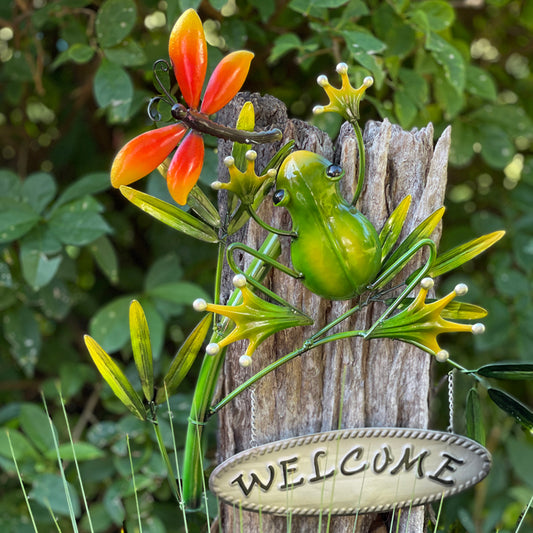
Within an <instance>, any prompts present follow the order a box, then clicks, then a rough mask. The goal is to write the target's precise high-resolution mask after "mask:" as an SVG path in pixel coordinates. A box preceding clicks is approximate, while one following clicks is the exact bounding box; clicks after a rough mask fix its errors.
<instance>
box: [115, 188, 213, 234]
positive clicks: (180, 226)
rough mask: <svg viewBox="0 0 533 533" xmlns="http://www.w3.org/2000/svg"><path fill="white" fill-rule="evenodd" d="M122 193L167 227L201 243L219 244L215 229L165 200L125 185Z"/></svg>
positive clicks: (121, 190) (121, 189)
mask: <svg viewBox="0 0 533 533" xmlns="http://www.w3.org/2000/svg"><path fill="white" fill-rule="evenodd" d="M120 192H121V193H122V194H123V195H124V197H125V198H126V199H127V200H129V201H130V202H131V203H132V204H134V205H136V206H137V207H139V208H140V209H142V210H143V211H144V212H145V213H148V214H149V215H151V216H153V217H154V218H156V219H157V220H159V221H161V222H163V223H164V224H166V225H167V226H170V227H171V228H173V229H175V230H177V231H181V232H182V233H185V234H186V235H189V236H191V237H194V238H195V239H198V240H200V241H205V242H212V243H216V242H218V237H217V234H216V233H215V231H214V230H213V228H211V227H209V226H208V225H207V224H206V223H205V222H202V221H201V220H199V219H197V218H196V217H194V216H192V215H190V214H189V213H186V212H185V211H182V210H181V209H178V208H177V207H175V206H173V205H171V204H169V203H167V202H164V201H163V200H159V198H155V197H154V196H150V195H149V194H146V193H144V192H141V191H137V190H135V189H132V188H131V187H126V186H125V185H122V186H121V187H120Z"/></svg>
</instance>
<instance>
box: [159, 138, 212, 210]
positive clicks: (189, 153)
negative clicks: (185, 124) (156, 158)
mask: <svg viewBox="0 0 533 533" xmlns="http://www.w3.org/2000/svg"><path fill="white" fill-rule="evenodd" d="M203 164H204V140H203V139H202V137H201V135H199V134H198V133H195V132H192V131H191V132H190V133H189V134H188V135H187V137H185V139H184V141H183V142H182V143H181V144H180V146H179V148H178V149H177V150H176V153H175V154H174V157H173V158H172V161H171V163H170V167H169V168H168V172H167V185H168V190H169V192H170V194H171V196H172V198H174V200H175V201H176V202H177V203H178V204H180V205H185V204H186V203H187V197H188V196H189V193H190V192H191V189H192V188H193V187H194V186H195V185H196V182H197V181H198V178H199V177H200V172H202V166H203Z"/></svg>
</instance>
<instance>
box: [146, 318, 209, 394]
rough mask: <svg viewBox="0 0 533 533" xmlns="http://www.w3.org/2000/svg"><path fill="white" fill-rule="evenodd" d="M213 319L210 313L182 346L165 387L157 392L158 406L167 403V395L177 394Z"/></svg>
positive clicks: (165, 379)
mask: <svg viewBox="0 0 533 533" xmlns="http://www.w3.org/2000/svg"><path fill="white" fill-rule="evenodd" d="M211 318H212V314H211V313H208V314H207V315H206V316H205V317H204V318H203V319H202V320H201V321H200V322H199V324H198V325H197V326H196V327H195V328H194V330H193V331H192V332H191V334H190V335H189V336H188V337H187V339H185V342H184V343H183V344H182V345H181V347H180V349H179V350H178V353H177V354H176V356H175V357H174V359H173V360H172V363H171V364H170V368H169V369H168V372H167V373H166V375H165V377H164V379H163V383H164V385H163V386H161V387H160V388H159V389H158V391H157V395H156V399H155V402H156V403H157V404H160V403H163V402H165V401H166V398H167V395H168V396H169V397H170V396H172V395H173V394H174V393H175V392H176V390H177V388H178V387H179V385H180V383H181V382H182V381H183V378H184V377H185V376H186V375H187V373H188V372H189V369H190V368H191V366H192V364H193V363H194V361H195V359H196V356H197V355H198V352H199V351H200V348H201V347H202V344H203V342H204V340H205V337H206V336H207V333H208V332H209V327H210V326H211Z"/></svg>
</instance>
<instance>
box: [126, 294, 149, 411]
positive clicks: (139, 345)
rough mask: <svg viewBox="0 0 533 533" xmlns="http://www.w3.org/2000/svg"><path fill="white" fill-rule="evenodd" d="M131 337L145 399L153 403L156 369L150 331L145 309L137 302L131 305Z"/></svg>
mask: <svg viewBox="0 0 533 533" xmlns="http://www.w3.org/2000/svg"><path fill="white" fill-rule="evenodd" d="M130 336H131V347H132V350H133V359H134V361H135V366H136V367H137V371H138V372H139V377H140V378H141V386H142V389H143V392H144V397H145V398H146V400H147V401H149V402H151V401H152V400H153V397H154V367H153V360H152V346H151V344H150V331H149V329H148V322H147V321H146V316H145V314H144V311H143V308H142V306H141V304H140V303H139V302H138V301H137V300H132V302H131V305H130Z"/></svg>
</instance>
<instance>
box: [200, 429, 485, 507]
mask: <svg viewBox="0 0 533 533" xmlns="http://www.w3.org/2000/svg"><path fill="white" fill-rule="evenodd" d="M490 465H491V457H490V453H489V452H488V451H487V450H486V449H485V448H483V446H481V445H480V444H478V443H477V442H474V441H472V440H470V439H468V438H466V437H462V436H460V435H455V434H453V433H445V432H440V431H432V430H421V429H404V428H362V429H347V430H339V431H328V432H326V433H316V434H313V435H306V436H303V437H294V438H292V439H286V440H281V441H277V442H273V443H270V444H265V445H262V446H258V447H256V448H251V449H249V450H245V451H243V452H241V453H238V454H237V455H234V456H233V457H230V458H229V459H228V460H227V461H225V462H224V463H222V464H220V465H219V466H218V467H217V468H215V470H214V471H213V473H212V474H211V477H210V480H209V485H210V488H211V490H212V491H213V492H214V493H216V494H217V495H218V496H219V497H220V498H221V499H223V500H225V501H226V502H228V503H231V504H235V505H237V506H240V507H242V508H244V509H248V510H253V511H259V510H261V511H262V512H267V513H276V514H286V513H288V512H290V513H293V514H303V515H316V514H322V513H329V514H355V513H370V512H380V511H388V510H392V509H397V508H400V507H408V506H410V505H421V504H425V503H429V502H432V501H436V500H440V499H441V498H443V497H446V496H450V495H452V494H456V493H457V492H461V491H463V490H465V489H468V488H469V487H471V486H472V485H474V484H476V483H478V482H479V481H481V480H482V479H483V478H484V477H485V476H486V475H487V474H488V472H489V469H490Z"/></svg>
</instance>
